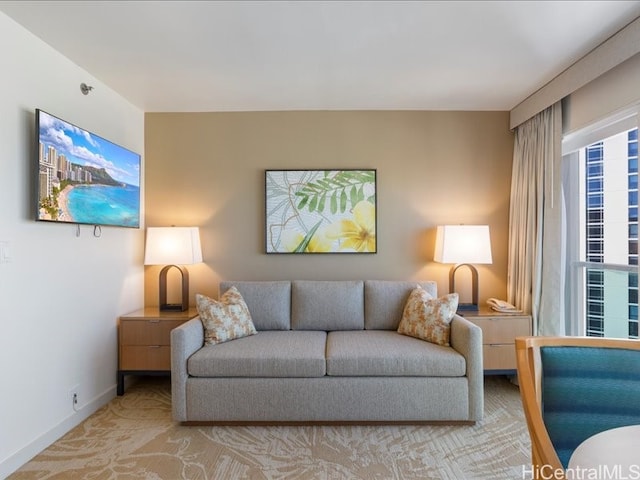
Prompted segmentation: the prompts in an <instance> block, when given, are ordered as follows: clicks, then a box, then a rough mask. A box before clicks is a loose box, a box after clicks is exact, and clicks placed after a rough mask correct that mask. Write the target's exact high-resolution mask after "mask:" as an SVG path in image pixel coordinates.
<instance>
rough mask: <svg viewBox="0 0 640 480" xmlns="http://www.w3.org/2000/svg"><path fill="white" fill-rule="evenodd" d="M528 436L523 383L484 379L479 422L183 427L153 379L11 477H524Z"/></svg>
mask: <svg viewBox="0 0 640 480" xmlns="http://www.w3.org/2000/svg"><path fill="white" fill-rule="evenodd" d="M529 445H530V444H529V435H528V432H527V428H526V424H525V421H524V414H523V412H522V408H521V404H520V396H519V393H518V388H517V387H516V386H515V385H513V384H512V383H510V382H509V381H508V379H506V378H505V377H486V378H485V418H484V420H483V421H482V422H479V423H478V424H476V425H474V426H460V425H452V426H440V425H437V426H424V425H415V426H413V425H395V426H394V425H388V426H276V427H273V426H241V427H240V426H237V427H236V426H234V427H228V426H216V427H212V426H207V427H193V426H188V427H187V426H181V425H179V424H177V423H175V422H173V421H172V420H171V392H170V382H169V381H168V379H166V378H157V377H155V378H154V377H150V378H148V379H143V380H141V381H140V382H139V383H137V384H136V385H134V386H132V387H131V388H129V389H128V390H127V392H126V394H125V395H124V396H122V397H117V398H115V399H114V400H112V401H111V402H110V403H109V404H108V405H106V406H105V407H103V408H102V409H100V410H99V411H97V412H96V413H95V414H94V415H92V416H91V417H90V418H88V419H87V420H86V421H84V422H83V423H82V424H80V425H79V426H78V427H76V428H74V429H73V430H72V431H70V432H69V433H67V434H66V435H65V436H64V437H62V438H61V439H60V440H58V441H57V442H55V443H54V444H53V445H51V446H50V447H48V448H47V449H46V450H44V451H43V452H41V453H40V454H39V455H37V456H36V457H35V458H33V459H32V460H31V461H30V462H28V463H27V464H25V465H24V466H22V467H21V468H20V469H19V470H18V471H16V472H15V473H14V474H12V475H11V476H10V477H9V479H11V480H26V479H38V480H41V479H56V480H58V479H65V480H66V479H73V480H82V479H86V480H89V479H91V480H107V479H118V480H120V479H122V480H129V479H131V480H134V479H135V480H139V479H149V480H174V479H176V480H177V479H185V480H197V479H203V480H205V479H206V480H214V479H215V480H217V479H224V480H233V479H283V480H284V479H287V480H289V479H304V480H306V479H318V480H329V479H336V480H343V479H349V480H359V479H363V480H365V479H366V480H373V479H380V480H383V479H384V480H392V479H420V480H425V479H464V480H472V479H492V480H496V479H510V480H511V479H518V478H527V477H526V473H525V472H526V470H525V469H526V468H527V464H528V463H529V448H530V446H529Z"/></svg>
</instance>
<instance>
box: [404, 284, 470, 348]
mask: <svg viewBox="0 0 640 480" xmlns="http://www.w3.org/2000/svg"><path fill="white" fill-rule="evenodd" d="M457 309H458V294H457V293H450V294H449V295H445V296H444V297H440V298H433V297H432V296H431V295H430V294H429V293H427V292H426V291H425V290H424V289H422V288H421V287H419V286H418V287H417V288H415V289H414V290H413V291H412V292H411V294H410V295H409V298H408V299H407V303H406V304H405V306H404V312H403V313H402V319H401V320H400V325H399V326H398V333H401V334H403V335H408V336H410V337H416V338H420V339H422V340H426V341H427V342H431V343H436V344H438V345H444V346H447V347H448V346H449V334H450V331H451V320H453V316H454V315H455V313H456V310H457Z"/></svg>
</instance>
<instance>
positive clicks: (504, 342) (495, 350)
mask: <svg viewBox="0 0 640 480" xmlns="http://www.w3.org/2000/svg"><path fill="white" fill-rule="evenodd" d="M459 314H460V315H461V316H463V317H464V318H466V319H467V320H469V321H470V322H473V323H475V324H476V325H478V326H479V327H480V328H481V329H482V352H483V355H482V359H483V363H484V373H485V375H514V374H515V373H516V348H515V338H516V337H520V336H527V335H531V332H532V326H531V315H526V314H522V313H501V312H496V311H495V310H491V309H490V308H486V307H480V310H479V311H478V312H461V313H459Z"/></svg>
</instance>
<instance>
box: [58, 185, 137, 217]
mask: <svg viewBox="0 0 640 480" xmlns="http://www.w3.org/2000/svg"><path fill="white" fill-rule="evenodd" d="M68 208H69V214H70V215H71V217H72V218H73V221H74V222H78V223H89V224H94V225H119V226H125V227H139V226H140V217H139V211H140V189H139V188H138V187H136V186H133V185H125V186H123V187H114V186H107V185H78V186H76V187H74V188H73V189H72V190H71V191H70V192H69V198H68Z"/></svg>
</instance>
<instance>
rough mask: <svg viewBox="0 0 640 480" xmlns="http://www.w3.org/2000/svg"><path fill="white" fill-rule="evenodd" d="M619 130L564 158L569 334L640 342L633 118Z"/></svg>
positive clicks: (590, 136)
mask: <svg viewBox="0 0 640 480" xmlns="http://www.w3.org/2000/svg"><path fill="white" fill-rule="evenodd" d="M620 126H621V127H620V128H619V130H617V131H616V130H615V129H616V128H618V127H616V125H615V124H613V126H607V127H606V128H604V127H603V128H602V131H603V132H606V135H605V134H603V135H602V136H601V137H597V136H595V135H596V134H594V132H589V134H588V135H586V134H585V138H588V139H590V140H589V141H590V142H591V143H589V144H587V145H584V144H583V146H582V147H580V148H576V149H574V150H573V151H571V152H564V153H565V156H564V157H563V168H564V170H565V174H564V175H563V179H564V183H565V185H564V187H565V192H568V193H567V194H566V197H567V209H568V210H567V222H568V229H569V231H568V232H567V239H568V240H567V258H568V259H569V267H570V270H569V271H570V272H571V273H570V274H569V275H568V276H567V277H568V287H569V289H568V291H569V292H570V293H569V297H570V298H569V300H568V301H567V302H566V303H567V304H568V312H569V314H570V318H571V322H570V324H569V325H568V332H569V333H570V334H577V335H589V336H598V337H602V336H607V337H625V338H627V337H628V338H638V269H637V265H638V129H637V128H636V127H637V120H636V117H633V118H632V119H631V120H630V119H625V120H624V121H621V122H620ZM622 127H624V128H622ZM597 138H600V139H599V140H597V141H595V142H594V141H593V139H597ZM571 142H572V145H574V146H575V147H577V146H578V144H577V143H576V140H575V137H574V138H572V139H571ZM625 189H626V190H627V191H626V192H624V190H625ZM624 193H626V195H625V194H624ZM625 213H626V215H625ZM625 217H626V218H625ZM625 221H626V225H623V223H625ZM571 315H572V316H571Z"/></svg>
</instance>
